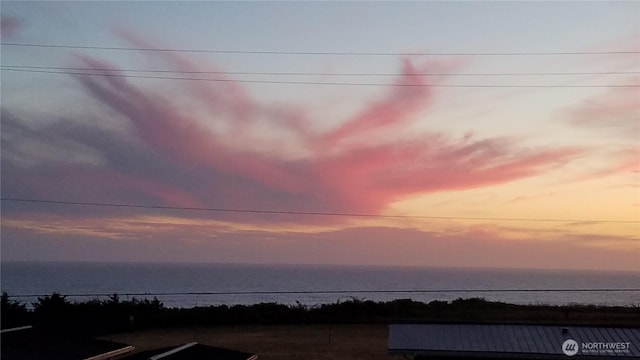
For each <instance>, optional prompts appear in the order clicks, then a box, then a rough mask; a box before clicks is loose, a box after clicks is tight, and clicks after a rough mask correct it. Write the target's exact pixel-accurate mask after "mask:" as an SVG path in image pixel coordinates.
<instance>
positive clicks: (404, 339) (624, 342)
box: [388, 323, 640, 360]
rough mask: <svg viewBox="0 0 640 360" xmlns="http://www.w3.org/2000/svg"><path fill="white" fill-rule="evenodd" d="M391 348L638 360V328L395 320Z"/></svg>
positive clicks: (427, 355) (438, 359) (441, 359)
mask: <svg viewBox="0 0 640 360" xmlns="http://www.w3.org/2000/svg"><path fill="white" fill-rule="evenodd" d="M388 349H389V352H390V353H391V354H402V355H405V356H413V358H414V359H434V360H445V359H543V360H554V359H564V360H568V359H569V358H570V359H571V360H585V359H588V360H609V359H639V360H640V329H639V328H624V327H596V326H562V325H532V324H470V323H420V324H410V323H407V324H391V325H389V343H388Z"/></svg>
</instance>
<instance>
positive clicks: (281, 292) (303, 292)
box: [11, 288, 640, 298]
mask: <svg viewBox="0 0 640 360" xmlns="http://www.w3.org/2000/svg"><path fill="white" fill-rule="evenodd" d="M609 291H612V292H636V291H640V288H634V289H621V288H606V289H605V288H597V289H424V290H414V289H412V290H271V291H269V290H265V291H193V292H137V293H121V294H120V293H118V294H117V295H118V296H182V295H189V296H193V295H307V294H421V293H424V294H427V293H506V292H609ZM113 295H114V294H113V293H80V294H62V296H73V297H99V296H113ZM44 296H49V294H18V295H11V297H12V298H29V297H44Z"/></svg>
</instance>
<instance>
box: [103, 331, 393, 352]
mask: <svg viewBox="0 0 640 360" xmlns="http://www.w3.org/2000/svg"><path fill="white" fill-rule="evenodd" d="M387 336H388V327H387V325H383V324H374V325H251V326H217V327H207V328H202V327H198V328H185V329H155V330H146V331H138V332H131V333H122V334H114V335H109V336H105V337H102V338H103V339H106V340H111V341H116V342H121V343H126V344H131V345H134V346H135V347H136V350H135V351H136V352H137V351H144V350H149V349H156V348H161V347H166V346H172V345H182V344H185V343H188V342H192V341H197V342H198V343H200V344H206V345H211V346H218V347H224V348H229V349H232V350H238V351H243V352H250V353H254V354H258V357H259V359H260V360H275V359H281V360H288V359H302V358H304V359H308V360H320V359H323V360H324V359H355V360H358V359H370V360H377V359H385V360H388V359H399V357H397V356H392V355H389V354H388V353H387Z"/></svg>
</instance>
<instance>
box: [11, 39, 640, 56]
mask: <svg viewBox="0 0 640 360" xmlns="http://www.w3.org/2000/svg"><path fill="white" fill-rule="evenodd" d="M0 45H3V46H16V47H36V48H61V49H89V50H119V51H151V52H185V53H217V54H261V55H339V56H546V55H619V54H638V53H640V51H624V50H615V51H562V52H547V51H543V52H434V53H427V52H348V51H276V50H269V51H264V50H257V51H256V50H227V49H171V48H143V47H119V46H87V45H65V44H27V43H8V42H2V43H0Z"/></svg>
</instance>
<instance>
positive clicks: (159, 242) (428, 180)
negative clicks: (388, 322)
mask: <svg viewBox="0 0 640 360" xmlns="http://www.w3.org/2000/svg"><path fill="white" fill-rule="evenodd" d="M1 6H2V7H1V9H0V10H1V15H2V20H1V21H2V22H1V31H2V32H1V35H2V48H1V65H2V72H1V76H2V77H1V86H2V88H1V90H2V99H1V101H2V103H1V110H2V112H1V126H2V127H1V134H2V143H1V148H2V155H1V161H2V169H1V170H2V172H1V180H2V183H1V185H2V198H3V200H2V240H1V241H2V242H1V245H2V247H1V250H2V251H1V259H2V260H3V261H7V260H47V261H49V260H51V261H145V262H148V261H161V262H169V261H170V262H220V263H227V262H232V263H292V264H299V263H302V264H354V265H365V264H366V265H411V266H447V267H459V266H465V267H497V268H552V269H556V268H559V269H608V270H630V271H640V87H639V86H640V2H637V1H629V2H530V3H529V2H348V3H344V2H197V3H196V2H194V3H191V2H160V1H150V2H10V1H3V2H2V4H1Z"/></svg>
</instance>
